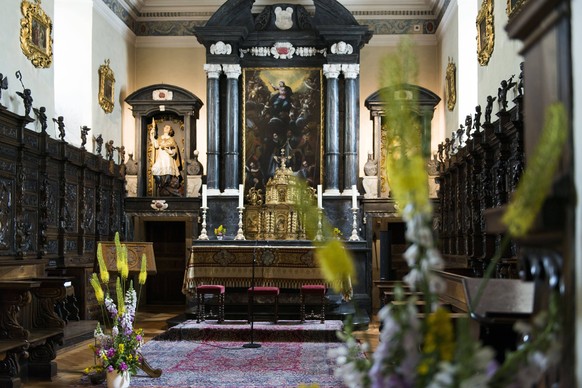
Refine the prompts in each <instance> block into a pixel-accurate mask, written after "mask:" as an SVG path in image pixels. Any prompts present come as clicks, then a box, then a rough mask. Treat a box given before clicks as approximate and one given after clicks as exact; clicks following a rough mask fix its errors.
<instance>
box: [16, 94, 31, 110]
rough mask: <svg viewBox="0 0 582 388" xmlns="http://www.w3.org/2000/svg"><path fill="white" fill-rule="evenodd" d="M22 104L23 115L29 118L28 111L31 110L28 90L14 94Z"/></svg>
mask: <svg viewBox="0 0 582 388" xmlns="http://www.w3.org/2000/svg"><path fill="white" fill-rule="evenodd" d="M16 94H18V95H19V96H20V98H22V101H23V102H24V115H25V116H30V109H31V108H32V92H31V91H30V89H24V91H22V92H16Z"/></svg>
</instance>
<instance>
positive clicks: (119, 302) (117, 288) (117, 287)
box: [115, 277, 125, 315]
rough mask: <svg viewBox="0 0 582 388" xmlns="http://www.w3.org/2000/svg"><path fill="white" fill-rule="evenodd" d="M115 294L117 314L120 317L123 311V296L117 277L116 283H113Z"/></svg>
mask: <svg viewBox="0 0 582 388" xmlns="http://www.w3.org/2000/svg"><path fill="white" fill-rule="evenodd" d="M115 293H116V294H117V314H119V315H121V314H123V312H124V311H125V299H124V297H125V295H124V294H123V289H122V288H121V280H120V279H119V277H117V282H116V283H115Z"/></svg>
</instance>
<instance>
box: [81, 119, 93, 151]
mask: <svg viewBox="0 0 582 388" xmlns="http://www.w3.org/2000/svg"><path fill="white" fill-rule="evenodd" d="M90 130H91V128H89V127H87V126H86V125H83V126H82V127H81V148H82V149H85V144H87V134H88V133H89V131H90Z"/></svg>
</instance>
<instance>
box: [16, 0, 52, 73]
mask: <svg viewBox="0 0 582 388" xmlns="http://www.w3.org/2000/svg"><path fill="white" fill-rule="evenodd" d="M20 10H21V12H22V16H23V18H22V19H20V48H21V49H22V52H23V53H24V55H26V57H27V58H28V59H29V60H30V61H31V62H32V64H33V65H34V66H35V67H38V68H47V67H50V65H51V63H52V61H53V38H52V29H53V25H52V22H51V19H50V18H49V17H48V16H47V14H46V13H45V12H44V10H43V9H42V8H41V6H40V0H36V1H35V2H34V3H31V2H29V1H27V0H22V3H21V4H20Z"/></svg>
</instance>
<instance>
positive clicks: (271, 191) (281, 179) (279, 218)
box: [244, 150, 316, 240]
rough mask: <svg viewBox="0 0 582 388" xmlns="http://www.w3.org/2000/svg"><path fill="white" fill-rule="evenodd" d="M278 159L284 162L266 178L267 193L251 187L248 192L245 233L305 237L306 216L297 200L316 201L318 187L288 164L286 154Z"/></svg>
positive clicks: (249, 235) (263, 236)
mask: <svg viewBox="0 0 582 388" xmlns="http://www.w3.org/2000/svg"><path fill="white" fill-rule="evenodd" d="M282 152H284V151H283V150H282ZM277 160H278V161H279V162H280V164H281V165H280V167H279V168H277V169H276V170H275V175H274V176H273V177H272V178H271V179H269V181H268V182H267V184H266V187H265V193H264V194H263V191H262V189H258V188H256V187H251V188H250V189H249V190H248V192H247V194H246V200H247V203H248V204H247V206H246V208H245V217H244V225H245V235H246V237H247V239H250V240H305V239H306V225H305V217H304V214H303V212H302V209H301V208H299V207H298V206H297V204H298V203H304V202H305V201H309V202H310V203H313V204H314V205H315V201H316V194H315V189H313V188H312V187H308V186H306V185H305V184H304V183H302V182H301V181H300V180H299V179H298V178H297V177H296V176H295V175H294V173H293V171H292V170H291V168H290V167H287V166H286V161H287V157H286V156H283V155H282V156H281V157H279V158H277Z"/></svg>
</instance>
